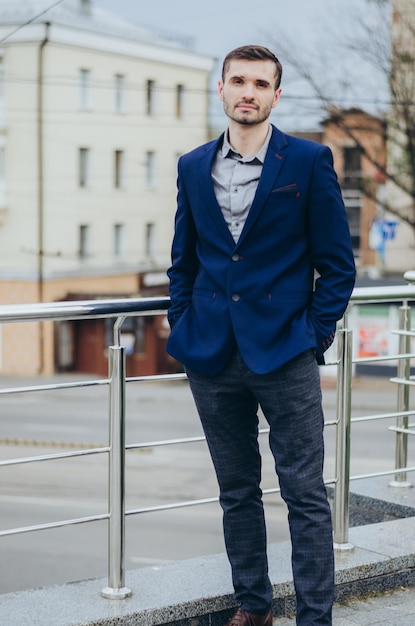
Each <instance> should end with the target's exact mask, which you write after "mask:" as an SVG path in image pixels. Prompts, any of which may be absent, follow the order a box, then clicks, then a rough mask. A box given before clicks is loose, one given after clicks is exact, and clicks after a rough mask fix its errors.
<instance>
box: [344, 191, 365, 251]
mask: <svg viewBox="0 0 415 626" xmlns="http://www.w3.org/2000/svg"><path fill="white" fill-rule="evenodd" d="M343 200H344V206H345V207H346V214H347V221H348V222H349V229H350V236H351V239H352V247H353V251H354V253H355V255H356V256H359V254H360V221H361V213H362V194H361V192H360V191H359V190H356V189H355V190H353V189H350V190H343Z"/></svg>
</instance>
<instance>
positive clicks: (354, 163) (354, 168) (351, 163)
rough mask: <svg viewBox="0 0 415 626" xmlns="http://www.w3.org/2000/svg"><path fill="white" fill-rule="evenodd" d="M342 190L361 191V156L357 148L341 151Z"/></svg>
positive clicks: (347, 148) (352, 147) (351, 147)
mask: <svg viewBox="0 0 415 626" xmlns="http://www.w3.org/2000/svg"><path fill="white" fill-rule="evenodd" d="M343 160H344V167H343V169H344V172H343V187H344V189H361V187H362V154H361V151H360V149H359V148H358V147H357V146H350V147H346V148H344V149H343Z"/></svg>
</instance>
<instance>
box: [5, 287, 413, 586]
mask: <svg viewBox="0 0 415 626" xmlns="http://www.w3.org/2000/svg"><path fill="white" fill-rule="evenodd" d="M412 301H415V285H408V286H405V285H403V286H393V287H366V288H356V289H355V290H354V292H353V294H352V297H351V300H350V305H349V311H350V310H351V309H352V308H353V307H354V306H358V305H359V304H363V303H364V304H366V303H379V302H389V303H401V305H402V307H401V308H403V309H405V311H406V313H405V316H404V317H403V320H404V322H403V321H402V322H401V323H400V328H399V329H398V330H397V331H395V332H396V333H397V334H399V335H400V336H401V337H402V340H401V341H400V353H399V354H398V355H387V356H385V357H383V356H382V357H368V358H366V359H361V358H359V359H353V356H352V349H351V346H352V330H351V329H350V328H349V327H348V319H349V315H348V314H346V315H345V317H344V320H343V328H340V329H339V331H338V333H337V335H338V346H339V348H338V355H337V361H336V363H335V364H336V365H337V368H338V369H337V372H338V373H337V383H338V384H337V390H338V398H337V416H336V420H334V421H332V422H327V424H329V425H334V426H335V427H336V429H337V438H336V475H335V477H334V478H330V479H327V480H326V484H327V485H329V484H332V485H334V494H335V495H334V506H333V511H334V514H333V519H334V541H335V547H336V548H337V549H339V550H343V549H346V550H347V549H352V548H353V546H351V544H350V543H349V540H348V515H349V483H350V481H351V480H355V479H357V478H362V476H350V428H351V425H352V423H353V422H357V421H363V420H365V419H366V420H375V419H376V420H377V419H386V418H396V419H397V425H396V427H391V429H393V430H394V431H395V432H396V437H397V438H398V437H400V443H399V444H398V443H397V454H396V460H395V469H394V470H393V471H388V472H378V473H376V474H368V475H366V476H365V477H372V476H386V475H390V474H395V479H396V480H395V483H396V484H397V483H399V484H400V485H404V484H406V480H400V479H399V478H400V477H404V478H406V473H407V472H412V471H415V467H406V460H407V456H406V449H407V445H408V436H407V435H408V434H415V431H414V430H412V431H411V426H410V425H409V424H408V418H409V417H410V416H411V415H413V414H415V410H414V411H411V410H410V408H409V406H408V397H407V391H405V390H407V389H408V388H409V385H411V384H415V381H414V380H411V378H410V376H409V368H408V363H409V360H410V359H411V358H414V357H415V354H412V353H411V352H410V349H409V337H410V336H411V335H413V334H414V331H412V330H411V329H410V328H409V325H408V319H409V317H410V316H409V313H408V310H407V309H409V303H410V302H412ZM168 306H169V298H167V297H159V298H128V299H105V300H92V301H89V300H85V301H77V302H54V303H42V304H24V305H23V304H22V305H2V306H0V324H1V323H6V322H7V323H19V322H30V321H32V322H35V321H46V320H51V321H61V320H79V319H84V318H91V319H92V318H113V319H115V326H114V345H113V346H109V347H108V355H109V373H108V378H106V379H99V380H88V381H79V382H67V383H58V384H44V385H31V386H25V387H17V388H2V389H0V395H1V394H14V393H32V392H35V391H45V390H52V389H53V390H55V389H68V388H72V387H81V386H82V387H88V386H95V385H105V386H108V388H109V429H110V442H109V445H108V446H100V447H99V448H93V447H91V446H90V447H89V448H88V449H86V450H76V451H70V452H62V453H59V454H48V455H43V456H36V457H27V458H22V459H9V460H7V461H1V462H0V467H1V466H5V465H12V464H22V463H30V462H32V461H35V460H36V461H40V460H50V459H60V458H67V457H68V456H82V455H89V454H100V453H106V454H108V457H109V478H108V484H109V490H108V491H109V505H108V511H107V512H106V513H102V514H99V515H95V516H89V517H84V518H78V519H73V520H64V521H60V522H54V523H50V524H42V525H38V526H29V527H24V528H16V529H9V530H4V531H0V538H1V536H6V535H11V534H21V533H23V532H31V531H34V530H44V529H49V528H55V527H57V526H64V525H70V524H82V523H87V522H92V521H97V520H103V519H108V586H107V587H106V588H105V589H103V590H102V592H101V593H102V595H103V596H104V597H106V598H121V597H126V596H128V595H130V593H131V590H130V589H129V588H127V587H125V582H124V558H125V557H124V523H125V517H126V516H128V515H133V514H137V513H142V512H147V511H149V510H151V511H154V510H165V509H171V508H180V507H184V506H191V505H195V504H206V503H208V502H214V501H217V499H218V498H217V497H213V498H204V499H200V500H193V501H190V502H179V503H172V504H168V505H159V506H155V507H151V508H148V509H146V508H142V509H134V510H129V511H125V504H124V465H125V451H126V450H127V449H128V450H129V449H137V448H140V447H148V446H149V445H151V446H154V445H172V444H177V443H187V442H194V441H201V440H203V439H204V438H203V437H189V438H187V439H185V438H182V439H172V440H165V441H158V442H151V444H150V443H148V442H147V443H144V444H143V443H136V444H129V445H128V446H126V445H125V440H124V428H125V384H126V383H129V382H139V381H154V382H156V381H160V382H162V381H171V380H183V379H185V378H186V376H185V374H164V375H154V376H137V377H131V378H127V377H126V375H125V351H124V348H123V347H121V346H120V329H121V326H122V323H123V321H124V320H125V318H126V317H129V316H137V315H149V314H151V315H159V314H163V313H165V311H166V309H167V308H168ZM391 359H398V360H399V362H402V363H403V364H404V366H401V367H400V368H398V372H397V377H396V378H392V379H391V380H392V381H393V382H396V383H397V385H398V398H399V397H400V398H401V400H399V399H398V406H397V411H396V412H393V413H390V412H389V413H385V414H380V415H375V416H373V415H372V416H363V417H356V418H352V417H351V408H352V406H351V405H352V402H351V389H352V366H353V364H356V363H362V362H367V363H371V362H372V363H373V362H377V361H387V360H391ZM262 432H268V429H266V428H265V429H261V433H262ZM397 441H398V439H397ZM398 450H399V453H398ZM278 491H279V489H278V488H275V489H266V490H264V494H267V493H275V492H278Z"/></svg>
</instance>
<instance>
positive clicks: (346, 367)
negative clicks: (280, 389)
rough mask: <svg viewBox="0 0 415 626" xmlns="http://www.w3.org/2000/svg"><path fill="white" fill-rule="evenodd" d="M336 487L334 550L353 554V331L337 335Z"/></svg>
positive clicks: (344, 329)
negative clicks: (351, 503)
mask: <svg viewBox="0 0 415 626" xmlns="http://www.w3.org/2000/svg"><path fill="white" fill-rule="evenodd" d="M337 336H338V373H337V429H336V483H335V487H334V504H333V529H334V549H335V550H342V551H344V550H353V545H352V544H351V543H349V483H350V425H351V393H352V337H353V335H352V331H351V330H350V329H348V328H343V329H341V330H339V331H338V333H337Z"/></svg>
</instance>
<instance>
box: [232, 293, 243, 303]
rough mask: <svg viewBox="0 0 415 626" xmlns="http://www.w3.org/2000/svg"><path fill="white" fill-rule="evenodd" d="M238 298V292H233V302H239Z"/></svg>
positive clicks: (239, 297)
mask: <svg viewBox="0 0 415 626" xmlns="http://www.w3.org/2000/svg"><path fill="white" fill-rule="evenodd" d="M240 299H241V296H240V295H239V293H233V294H232V301H233V302H239V300H240Z"/></svg>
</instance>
